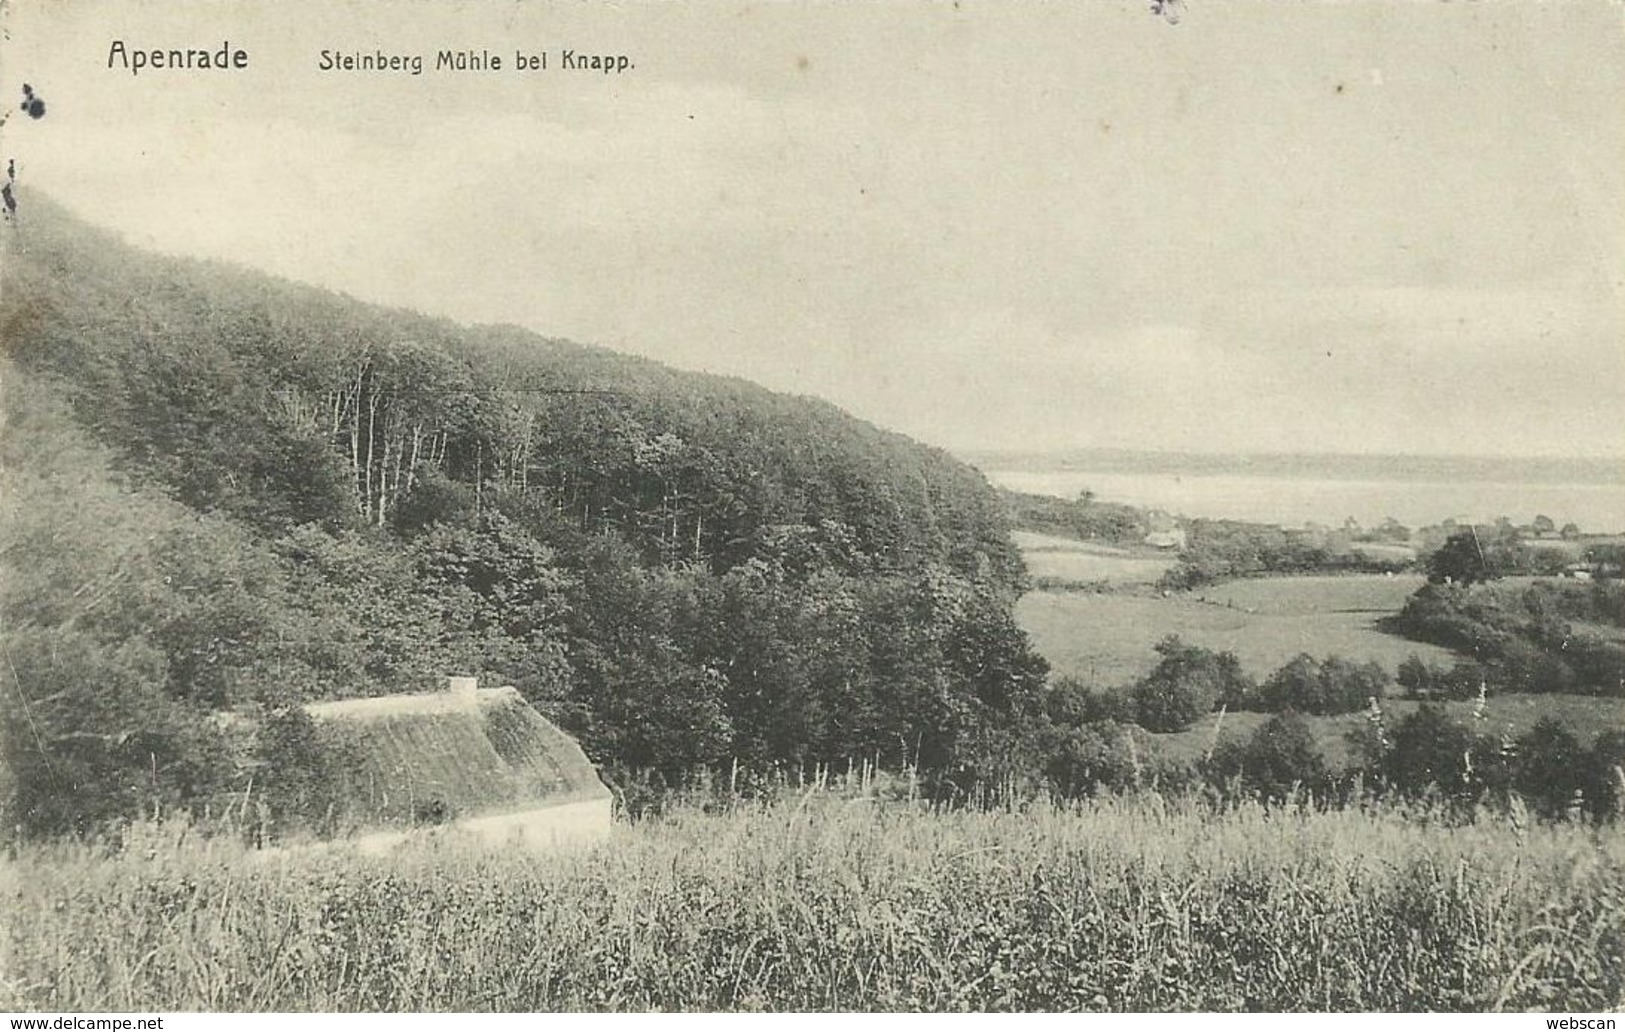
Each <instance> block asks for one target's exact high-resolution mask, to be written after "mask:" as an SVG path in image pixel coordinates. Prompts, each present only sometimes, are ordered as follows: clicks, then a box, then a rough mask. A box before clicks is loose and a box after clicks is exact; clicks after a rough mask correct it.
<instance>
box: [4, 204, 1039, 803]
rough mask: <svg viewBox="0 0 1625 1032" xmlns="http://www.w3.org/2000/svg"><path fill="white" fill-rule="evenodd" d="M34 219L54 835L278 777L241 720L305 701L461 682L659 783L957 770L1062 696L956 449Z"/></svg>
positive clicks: (11, 709) (23, 743) (715, 381)
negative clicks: (258, 776) (818, 772)
mask: <svg viewBox="0 0 1625 1032" xmlns="http://www.w3.org/2000/svg"><path fill="white" fill-rule="evenodd" d="M25 210H26V213H27V217H26V218H24V219H19V220H17V221H15V222H13V223H10V224H8V225H7V226H6V227H5V229H4V232H5V234H6V236H5V239H4V241H3V243H4V247H5V252H6V262H5V266H4V282H3V284H0V286H3V307H0V327H3V328H4V340H5V343H6V356H5V357H6V363H7V371H6V377H5V390H4V403H5V410H6V418H7V420H8V425H7V428H6V429H7V432H6V434H5V437H4V442H3V443H4V447H5V456H4V457H5V462H6V466H5V476H6V485H5V486H6V493H7V498H8V509H9V511H8V513H7V520H6V523H5V527H4V534H5V540H4V542H3V545H0V547H3V548H4V549H5V552H4V554H5V556H6V559H7V567H8V571H7V576H6V578H5V584H4V597H3V599H0V604H3V607H4V616H5V635H6V641H5V647H6V651H7V655H8V658H10V660H11V663H12V665H13V667H14V668H15V674H14V676H11V677H10V681H11V683H10V684H9V685H8V686H7V688H6V690H5V691H4V692H0V699H3V700H4V710H3V711H0V719H3V722H4V730H5V733H6V739H5V749H6V759H7V768H8V769H9V770H10V771H12V772H13V773H14V775H15V776H14V777H12V778H11V780H10V782H8V784H9V785H10V791H12V793H13V794H14V796H15V797H16V798H14V799H13V800H12V802H11V804H10V805H12V806H14V807H16V806H21V808H22V812H20V813H19V819H20V820H21V821H22V822H23V823H25V824H31V825H33V826H37V827H40V828H63V827H76V826H86V825H87V824H89V823H94V822H95V821H97V820H100V819H103V818H105V817H107V816H110V815H117V814H128V813H131V812H134V811H135V810H137V809H139V808H141V807H142V806H145V805H148V804H149V803H152V802H154V801H157V802H158V803H161V804H163V805H171V804H175V805H183V804H187V803H189V802H190V803H195V802H197V801H199V800H206V799H207V798H208V797H209V795H210V793H212V792H215V791H223V790H227V789H228V788H236V787H239V786H240V785H241V784H242V782H243V780H244V778H245V777H246V776H247V775H246V772H249V771H253V770H256V769H261V770H262V771H263V760H264V755H263V753H264V749H263V748H261V746H263V745H264V743H259V744H258V745H257V744H256V743H254V742H252V741H244V740H243V738H244V735H243V733H242V729H243V728H252V727H258V726H267V727H277V728H279V729H280V730H278V731H277V733H276V734H275V735H272V736H269V737H268V738H267V741H272V740H273V739H274V741H275V742H285V743H289V744H288V748H289V749H291V750H294V752H297V749H295V746H296V745H297V742H298V741H299V738H300V736H299V734H298V729H297V727H296V726H292V725H288V726H284V725H285V724H286V723H287V722H286V720H283V721H282V723H281V724H278V723H277V722H276V719H281V718H276V719H273V717H274V716H275V715H276V714H286V713H288V712H290V707H293V708H295V709H296V708H297V704H298V703H301V702H306V701H310V700H315V699H323V698H333V697H340V696H346V695H367V694H380V693H388V692H396V691H410V690H428V689H432V688H434V687H436V686H437V685H438V684H439V683H440V681H441V679H442V677H443V676H444V675H445V674H447V673H451V672H465V673H472V674H477V675H479V676H481V677H483V678H486V679H487V680H488V681H498V682H502V683H511V684H514V685H515V686H516V687H518V688H519V689H520V690H521V691H522V692H523V693H524V694H525V696H526V697H527V698H528V699H530V700H531V701H532V702H534V703H535V704H537V705H538V706H540V707H541V708H542V709H543V710H544V711H545V712H548V713H550V714H551V715H553V716H554V717H555V718H557V719H559V720H560V721H561V722H563V723H564V724H565V725H566V726H567V727H569V728H570V729H571V730H573V731H575V732H576V733H577V734H578V735H579V736H580V737H581V738H582V740H583V743H584V744H585V745H586V747H587V748H588V750H589V752H590V753H591V754H592V755H594V756H595V757H597V758H598V759H600V760H601V761H602V762H603V763H605V764H606V765H608V766H609V767H610V768H612V769H616V770H626V771H633V770H637V771H646V772H655V773H657V774H658V775H659V776H661V777H665V778H674V777H681V776H683V775H684V774H685V773H687V772H690V771H692V770H694V769H695V768H697V767H700V766H704V765H708V764H709V765H715V764H722V763H731V762H732V761H734V760H738V761H739V762H741V763H743V764H746V765H751V766H753V767H755V768H757V769H762V768H770V767H772V766H775V765H778V766H794V765H801V764H816V763H839V762H844V761H846V760H847V759H850V758H854V757H857V756H863V757H865V758H867V759H870V760H877V759H878V760H879V761H880V762H882V763H884V764H891V765H898V764H903V763H914V764H918V765H920V766H921V767H922V768H923V769H924V770H925V771H926V772H927V773H928V774H929V773H931V772H933V771H935V772H940V773H942V774H943V775H944V776H949V775H951V776H952V777H953V778H955V779H956V783H963V779H964V778H965V777H966V776H967V772H968V775H969V776H971V777H977V776H980V775H981V773H982V772H986V771H993V772H995V774H996V771H997V769H998V768H999V766H1000V764H1001V763H1003V762H1004V757H1005V756H1006V755H1007V753H1008V748H1007V747H1008V746H1009V744H1010V739H1009V738H1008V737H1007V736H1009V735H1018V737H1019V734H1020V729H1021V727H1022V725H1023V722H1025V721H1028V720H1030V719H1031V718H1032V716H1033V714H1034V713H1036V712H1037V711H1038V709H1039V701H1038V700H1039V695H1040V692H1041V689H1042V685H1043V680H1044V675H1045V669H1044V665H1043V662H1042V660H1040V659H1039V658H1038V657H1037V656H1036V655H1035V654H1034V653H1033V652H1032V651H1031V649H1030V648H1029V646H1028V643H1027V640H1026V638H1025V635H1023V634H1022V632H1021V631H1020V630H1019V629H1018V628H1017V627H1016V625H1015V624H1014V622H1013V621H1012V619H1011V618H1010V606H1011V603H1012V601H1013V599H1014V597H1015V595H1016V593H1017V592H1018V591H1019V589H1020V587H1021V584H1022V580H1023V577H1024V572H1023V569H1022V566H1021V561H1020V558H1019V555H1018V553H1017V552H1016V550H1015V549H1014V547H1013V546H1012V544H1011V542H1010V539H1009V534H1008V529H1007V524H1006V518H1005V516H1004V514H1003V509H1002V507H1001V504H1000V501H999V498H998V497H997V495H996V494H995V493H994V492H993V491H992V490H991V489H990V488H989V486H988V485H987V483H986V482H985V480H984V479H983V478H982V477H981V475H980V474H979V473H977V472H976V471H974V470H972V469H971V468H969V467H967V466H964V465H962V464H960V463H958V462H955V461H953V460H952V459H950V458H949V457H948V456H947V455H946V454H944V453H942V452H940V451H938V450H935V449H932V448H928V447H925V446H923V445H920V444H918V443H915V442H913V441H911V440H908V439H906V438H904V437H901V436H900V435H897V434H893V433H889V432H886V431H882V430H880V429H877V428H875V427H873V426H871V425H868V424H866V423H863V422H860V421H858V420H856V419H853V418H851V417H849V416H847V415H845V414H844V413H842V412H840V411H839V410H837V409H836V408H834V407H833V406H831V405H828V404H826V403H824V402H821V401H817V400H814V399H809V398H797V397H788V396H784V395H779V394H774V393H771V392H769V391H766V390H764V389H761V388H759V387H756V386H753V385H751V384H748V383H744V382H742V381H737V380H729V379H722V378H717V377H710V376H701V375H697V374H688V373H681V372H678V371H675V370H671V369H668V368H665V367H662V366H660V365H657V364H655V363H653V362H649V361H645V360H641V359H635V358H631V357H628V356H624V355H619V354H615V353H613V352H609V351H605V350H602V349H597V348H591V347H585V346H580V345H575V344H570V343H567V342H563V341H558V340H551V339H546V338H542V337H539V336H536V335H534V334H531V333H528V332H525V331H522V330H518V329H514V328H510V327H480V328H465V327H459V326H455V325H452V324H450V323H448V322H445V321H442V320H436V319H430V318H426V317H423V316H420V315H417V314H414V313H410V312H403V311H395V310H386V309H381V308H376V307H372V306H368V305H363V304H360V303H358V302H355V301H352V300H350V299H347V298H343V297H340V296H337V295H334V294H331V293H327V292H324V291H321V290H318V289H315V288H310V287H305V286H299V285H295V284H292V283H287V282H282V281H278V280H275V279H272V278H270V277H266V276H262V275H258V274H252V273H248V272H244V271H240V270H236V269H232V268H229V267H224V266H221V265H217V264H211V263H205V262H196V261H184V260H173V259H165V258H160V257H156V256H152V255H147V254H142V253H139V252H136V251H134V250H132V249H130V248H128V247H126V246H125V245H123V244H122V243H121V242H119V241H118V240H116V239H115V238H113V237H111V236H109V235H106V234H103V233H101V232H99V231H96V230H94V229H91V228H89V227H87V226H84V225H82V224H80V223H78V222H76V221H75V220H73V219H72V218H71V217H70V216H68V215H67V214H65V213H64V212H62V211H61V210H60V209H57V208H56V207H54V206H53V205H52V204H51V203H50V202H49V201H47V200H46V199H45V198H41V197H37V196H32V197H29V198H28V203H27V205H26V209H25ZM13 570H15V571H16V573H17V575H16V576H13V575H12V572H13ZM8 673H9V672H8ZM273 744H274V743H273ZM256 764H261V767H256ZM290 766H294V767H297V766H298V763H292V764H290ZM96 785H103V786H105V790H103V789H98V788H95V787H94V786H96ZM301 791H302V790H301ZM299 794H300V793H299V791H295V790H293V789H289V790H288V791H285V792H284V793H283V797H286V798H293V797H295V796H298V795H299Z"/></svg>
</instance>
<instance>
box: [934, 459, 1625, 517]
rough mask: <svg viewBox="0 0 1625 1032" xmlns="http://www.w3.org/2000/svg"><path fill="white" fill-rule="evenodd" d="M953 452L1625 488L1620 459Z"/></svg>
mask: <svg viewBox="0 0 1625 1032" xmlns="http://www.w3.org/2000/svg"><path fill="white" fill-rule="evenodd" d="M953 455H954V456H955V457H956V458H959V459H961V460H963V461H965V462H968V463H970V464H971V465H973V466H975V467H977V468H978V469H981V470H984V471H991V470H1005V471H1019V472H1026V473H1070V472H1079V473H1085V472H1087V473H1124V474H1150V475H1170V474H1171V475H1181V474H1183V475H1190V476H1224V475H1230V476H1264V477H1282V478H1302V479H1313V480H1349V481H1372V480H1381V481H1390V482H1392V481H1430V482H1440V481H1451V482H1457V483H1480V484H1507V485H1515V484H1604V485H1620V486H1625V457H1607V458H1594V457H1569V458H1558V457H1530V456H1516V457H1490V456H1472V455H1459V456H1446V455H1359V454H1329V453H1328V454H1308V453H1305V454H1288V453H1237V454H1225V453H1202V452H1163V451H1137V450H1133V449H1123V448H1089V449H1074V450H1068V451H1059V452H1023V451H1003V450H959V451H954V452H953ZM1622 515H1625V514H1622Z"/></svg>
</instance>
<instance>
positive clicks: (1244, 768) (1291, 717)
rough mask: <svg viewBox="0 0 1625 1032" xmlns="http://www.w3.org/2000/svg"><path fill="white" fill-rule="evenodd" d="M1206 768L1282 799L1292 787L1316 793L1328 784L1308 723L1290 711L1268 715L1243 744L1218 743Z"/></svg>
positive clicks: (1224, 780) (1222, 780)
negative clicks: (1267, 718) (1268, 717)
mask: <svg viewBox="0 0 1625 1032" xmlns="http://www.w3.org/2000/svg"><path fill="white" fill-rule="evenodd" d="M1206 772H1207V774H1208V777H1209V780H1210V781H1212V780H1217V781H1219V782H1220V783H1221V784H1223V783H1227V782H1230V781H1232V780H1233V779H1236V778H1238V777H1239V778H1240V779H1241V782H1242V784H1243V786H1244V787H1245V788H1246V789H1247V790H1248V791H1250V792H1255V793H1257V794H1259V795H1262V796H1264V797H1265V798H1268V799H1285V798H1287V797H1288V796H1290V795H1291V794H1292V793H1293V792H1294V791H1307V792H1310V793H1313V794H1320V793H1323V792H1324V791H1325V790H1326V788H1327V787H1328V785H1329V779H1328V772H1327V766H1326V760H1325V757H1324V756H1322V755H1321V752H1320V749H1319V748H1318V747H1317V746H1316V745H1315V739H1314V735H1313V733H1312V732H1311V731H1310V729H1309V724H1308V723H1307V722H1306V721H1305V720H1304V719H1303V717H1301V716H1299V715H1298V714H1297V713H1294V712H1291V711H1288V712H1285V713H1277V714H1275V715H1273V716H1272V717H1270V719H1269V720H1267V721H1265V722H1264V723H1263V724H1261V725H1260V726H1259V728H1258V730H1256V731H1254V732H1253V735H1252V737H1251V738H1250V739H1248V741H1247V743H1246V744H1245V745H1242V744H1239V743H1235V742H1225V743H1221V745H1220V746H1219V747H1218V748H1216V749H1214V751H1213V755H1212V756H1211V757H1209V759H1208V762H1207V764H1206Z"/></svg>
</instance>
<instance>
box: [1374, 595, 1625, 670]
mask: <svg viewBox="0 0 1625 1032" xmlns="http://www.w3.org/2000/svg"><path fill="white" fill-rule="evenodd" d="M1386 626H1387V629H1388V630H1390V631H1393V632H1394V633H1397V634H1401V635H1404V636H1405V637H1408V638H1411V639H1413V640H1415V641H1424V642H1429V643H1431V644H1434V645H1441V646H1443V647H1445V648H1448V649H1453V650H1455V651H1457V652H1461V653H1464V654H1466V655H1468V656H1471V657H1473V658H1474V660H1475V661H1476V662H1477V663H1479V664H1481V666H1482V668H1483V669H1482V675H1483V679H1486V680H1488V681H1489V682H1490V684H1491V686H1492V687H1493V688H1494V689H1496V690H1499V691H1517V692H1566V693H1574V694H1582V695H1622V694H1625V582H1622V581H1619V580H1599V581H1590V582H1556V581H1536V582H1535V583H1533V584H1529V585H1525V586H1522V587H1515V586H1509V585H1501V584H1476V585H1473V584H1461V583H1448V584H1447V583H1438V584H1427V585H1424V586H1423V587H1422V588H1420V589H1418V591H1417V592H1416V594H1414V595H1412V596H1411V598H1410V599H1409V600H1407V601H1406V603H1405V607H1404V609H1402V610H1401V611H1400V612H1399V613H1397V614H1395V615H1394V616H1393V617H1391V618H1390V619H1389V620H1388V621H1387V624H1386ZM1413 676H1414V675H1413ZM1419 680H1420V682H1421V683H1422V684H1423V685H1425V686H1426V687H1427V688H1428V689H1429V690H1434V691H1437V689H1436V688H1433V686H1431V685H1428V684H1427V679H1419Z"/></svg>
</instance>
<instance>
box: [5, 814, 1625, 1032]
mask: <svg viewBox="0 0 1625 1032" xmlns="http://www.w3.org/2000/svg"><path fill="white" fill-rule="evenodd" d="M113 845H114V847H115V848H114V849H109V848H108V846H107V845H105V844H104V845H102V846H98V847H92V846H87V845H62V844H57V845H46V846H38V847H24V848H23V849H22V850H21V851H19V852H18V853H17V854H16V855H15V857H14V858H13V859H12V860H10V861H9V862H7V864H6V867H5V869H4V877H5V879H6V884H5V886H4V891H5V894H6V914H7V921H6V924H7V928H6V933H5V934H6V943H5V945H6V957H5V966H4V980H5V981H4V985H3V986H0V993H3V997H0V1009H15V1010H35V1011H72V1010H114V1011H147V1010H183V1011H194V1010H283V1009H287V1010H304V1009H310V1010H323V1011H326V1010H336V1011H351V1010H386V1011H387V1010H425V1009H434V1010H445V1011H464V1010H473V1011H481V1010H527V1011H528V1010H649V1009H658V1010H738V1009H763V1010H798V1011H802V1010H815V1011H817V1010H858V1011H874V1010H929V1011H937V1010H1007V1009H1008V1010H1090V1011H1156V1010H1177V1011H1230V1010H1242V1009H1256V1010H1297V1011H1349V1010H1352V1011H1394V1010H1398V1011H1419V1010H1451V1011H1490V1010H1503V1009H1510V1010H1526V1009H1534V1010H1542V1011H1551V1010H1566V1011H1597V1010H1605V1009H1611V1008H1618V1007H1621V1006H1625V835H1622V834H1621V833H1620V832H1619V831H1618V830H1614V829H1604V830H1601V831H1599V830H1596V829H1592V828H1588V827H1582V826H1578V825H1561V826H1544V825H1535V824H1531V823H1530V822H1528V821H1526V820H1523V819H1521V818H1519V817H1517V816H1516V815H1514V816H1512V817H1498V818H1495V817H1487V816H1486V817H1484V818H1482V819H1480V820H1478V821H1477V822H1473V823H1469V824H1465V825H1460V824H1456V825H1451V824H1446V823H1443V822H1438V821H1432V820H1429V815H1428V814H1427V813H1426V812H1418V811H1415V810H1411V811H1408V812H1407V811H1401V810H1398V809H1393V808H1374V809H1367V810H1360V809H1349V810H1343V811H1335V812H1325V811H1315V810H1309V809H1304V808H1296V807H1281V808H1275V809H1272V808H1267V807H1265V806H1263V805H1260V804H1251V803H1249V804H1240V805H1236V806H1231V807H1229V808H1226V809H1224V810H1222V811H1219V812H1214V811H1213V810H1211V809H1210V808H1208V807H1207V806H1205V805H1204V804H1200V803H1198V802H1196V801H1194V800H1192V801H1184V800H1170V799H1167V798H1164V797H1160V796H1157V795H1154V794H1144V795H1140V796H1137V797H1110V798H1102V799H1098V800H1096V801H1094V802H1092V803H1088V804H1084V805H1081V806H1075V807H1059V806H1052V805H1048V804H1042V805H1032V806H1028V807H1024V808H1019V809H1008V810H1004V811H999V812H942V811H936V810H931V809H928V808H925V807H923V806H920V805H916V804H914V803H911V802H907V801H897V800H893V801H886V800H880V799H876V798H872V797H871V798H856V799H854V798H849V797H843V796H841V795H839V794H836V793H833V792H828V793H807V794H803V795H799V796H797V795H790V796H788V797H787V798H784V799H781V800H780V801H777V802H774V803H771V804H758V805H745V806H738V807H733V808H728V809H725V810H722V811H720V812H707V810H706V809H705V808H702V807H699V806H693V807H688V808H679V809H678V810H677V811H675V812H672V813H669V814H668V815H667V816H664V817H661V818H658V819H651V820H646V821H643V822H639V823H636V824H628V825H622V826H619V827H617V829H616V831H615V833H614V834H613V835H612V837H611V838H610V839H609V840H608V841H607V842H604V843H601V844H599V845H596V846H594V847H592V848H590V849H588V850H585V851H578V852H575V853H568V854H557V855H537V854H532V853H526V852H523V851H521V850H518V849H493V848H480V847H476V846H475V845H474V844H473V843H470V842H467V841H465V840H462V839H460V838H458V837H457V836H456V835H455V834H454V833H447V834H442V835H439V836H435V837H428V838H424V839H421V840H417V841H415V842H412V843H409V844H408V845H406V846H403V847H400V848H399V849H397V850H395V851H393V852H390V853H387V854H383V855H362V854H361V853H359V852H357V851H354V850H352V849H348V848H346V847H342V846H339V847H333V848H327V849H321V850H293V849H288V850H275V851H271V850H267V851H251V850H247V849H245V848H243V847H241V846H240V845H237V844H236V843H235V841H233V840H230V839H227V838H222V837H216V838H213V839H199V838H198V836H196V834H195V833H193V832H191V831H189V830H188V829H187V827H186V826H185V825H184V824H181V823H174V822H171V823H164V824H154V825H144V826H137V827H136V828H133V829H131V830H130V831H129V832H127V833H126V834H125V835H124V836H123V837H122V840H121V841H119V842H117V843H114V844H113Z"/></svg>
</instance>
